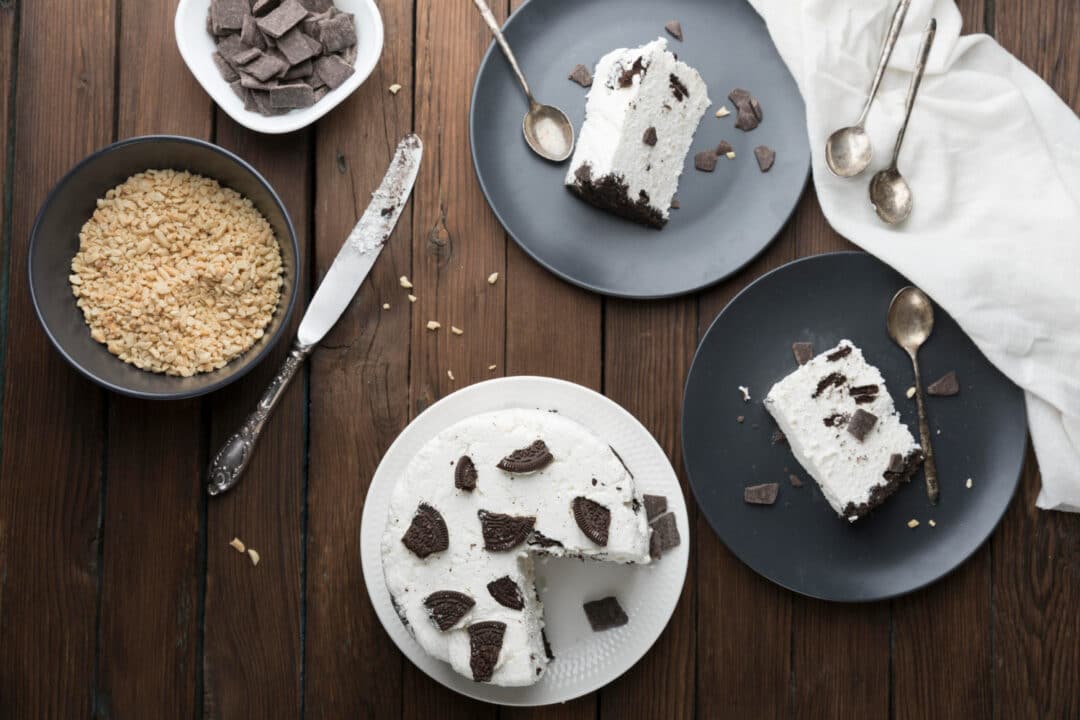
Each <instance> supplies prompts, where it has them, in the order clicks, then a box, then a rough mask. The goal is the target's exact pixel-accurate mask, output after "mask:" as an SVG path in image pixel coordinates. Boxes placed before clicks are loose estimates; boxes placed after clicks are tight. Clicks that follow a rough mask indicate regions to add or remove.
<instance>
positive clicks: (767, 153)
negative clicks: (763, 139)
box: [754, 145, 776, 173]
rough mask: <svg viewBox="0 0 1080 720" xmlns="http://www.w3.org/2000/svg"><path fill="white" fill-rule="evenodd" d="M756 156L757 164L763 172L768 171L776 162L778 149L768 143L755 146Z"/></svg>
mask: <svg viewBox="0 0 1080 720" xmlns="http://www.w3.org/2000/svg"><path fill="white" fill-rule="evenodd" d="M754 157H755V158H757V165H758V167H759V168H761V172H763V173H767V172H769V170H771V169H772V166H773V163H774V162H776V151H775V150H773V149H772V148H770V147H768V146H766V145H758V146H757V147H756V148H754Z"/></svg>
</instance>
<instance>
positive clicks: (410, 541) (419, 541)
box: [401, 503, 450, 559]
mask: <svg viewBox="0 0 1080 720" xmlns="http://www.w3.org/2000/svg"><path fill="white" fill-rule="evenodd" d="M401 542H403V543H405V547H407V548H409V549H410V550H412V551H413V554H415V555H416V556H417V557H418V558H421V559H422V558H426V557H427V556H428V555H431V554H433V553H437V552H442V551H443V550H445V549H447V548H448V547H450V532H449V531H448V530H447V529H446V521H445V520H443V516H442V515H441V514H440V513H439V511H438V510H436V509H435V508H433V507H431V506H430V505H428V504H427V503H420V505H419V507H417V508H416V514H415V515H413V519H412V522H411V523H409V529H408V530H406V531H405V534H404V535H402V536H401Z"/></svg>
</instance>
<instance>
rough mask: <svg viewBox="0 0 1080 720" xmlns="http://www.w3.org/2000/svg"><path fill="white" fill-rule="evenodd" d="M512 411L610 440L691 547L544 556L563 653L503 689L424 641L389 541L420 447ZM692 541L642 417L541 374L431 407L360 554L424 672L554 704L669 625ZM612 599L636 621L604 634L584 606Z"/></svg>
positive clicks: (556, 640)
mask: <svg viewBox="0 0 1080 720" xmlns="http://www.w3.org/2000/svg"><path fill="white" fill-rule="evenodd" d="M509 408H539V409H544V410H558V411H559V413H560V414H561V415H563V416H565V417H568V418H570V419H571V420H575V421H577V422H579V423H581V424H582V425H584V426H586V427H588V428H589V429H591V430H592V431H593V432H594V433H596V435H597V436H599V437H600V438H602V439H603V440H604V441H605V442H607V443H610V444H611V446H612V447H613V448H615V450H616V452H618V453H619V455H620V456H622V458H623V460H625V461H626V465H627V467H629V468H630V470H631V472H633V473H634V478H635V480H636V482H637V485H638V488H639V489H640V490H641V491H642V492H646V493H649V494H654V495H665V496H667V499H668V508H669V509H670V510H671V511H672V512H674V513H675V517H676V522H677V523H678V526H679V534H680V535H681V537H682V544H681V545H679V546H678V547H677V548H674V549H673V550H671V551H669V552H668V554H666V555H665V556H664V557H662V558H661V559H660V560H659V561H658V562H656V563H653V564H651V565H648V566H644V567H636V566H632V565H615V564H610V565H609V564H606V563H595V562H589V563H585V562H581V561H580V560H569V559H537V562H536V574H537V585H538V588H539V590H540V597H541V599H542V600H543V602H544V618H545V620H546V622H547V635H548V639H549V640H550V641H551V647H552V649H553V651H554V653H555V660H554V662H552V663H551V665H550V666H549V667H548V671H547V673H546V674H545V675H544V677H543V679H542V680H541V681H540V682H539V683H537V684H536V685H533V686H532V687H526V688H503V687H495V686H493V685H485V684H483V683H477V682H473V681H472V680H470V679H468V678H465V677H463V676H461V675H458V674H457V673H455V672H454V671H453V670H451V669H450V666H449V665H447V664H445V663H443V662H441V661H439V660H435V659H433V658H431V657H430V656H428V654H427V653H425V652H424V650H423V649H422V648H421V647H420V646H419V645H418V644H417V643H416V641H415V640H414V639H413V637H412V635H410V634H409V632H408V630H406V629H405V626H404V625H402V623H401V620H400V619H399V618H398V616H397V614H396V613H395V612H394V608H393V606H392V605H391V604H390V594H389V593H388V592H387V590H386V582H385V580H384V579H383V571H382V554H381V552H380V545H381V543H382V536H383V531H384V529H385V527H386V516H387V511H388V510H389V507H390V496H391V495H392V493H393V490H394V483H395V482H396V480H397V478H399V477H401V476H402V474H403V473H404V471H405V468H406V466H407V465H408V464H409V462H410V461H411V460H412V458H413V456H414V455H415V454H416V452H417V451H419V450H420V448H421V447H422V446H423V445H424V444H425V443H426V442H428V441H429V440H430V439H431V438H433V437H435V435H437V434H438V433H439V432H441V431H442V430H444V429H446V428H447V427H449V426H450V425H453V424H454V423H456V422H458V421H460V420H464V419H465V418H467V417H470V416H472V415H477V414H479V413H484V412H490V411H493V410H505V409H509ZM689 539H690V534H689V526H688V524H687V516H686V502H685V500H684V499H683V494H682V489H681V488H680V487H679V480H678V478H676V476H675V471H674V470H673V469H672V467H671V462H670V461H669V460H668V457H667V455H665V454H664V451H663V450H662V449H661V448H660V446H659V445H658V444H657V443H656V440H654V439H653V437H652V435H651V434H650V433H649V431H648V430H646V429H645V428H644V427H643V426H642V425H641V423H639V422H638V421H637V420H636V419H635V418H634V416H633V415H631V414H630V413H628V412H627V411H626V410H624V409H622V408H621V407H619V406H618V405H617V404H615V403H614V402H612V401H611V400H608V399H607V398H606V397H604V396H603V395H600V394H598V393H595V392H593V391H592V390H589V389H587V388H584V387H581V386H580V385H575V384H573V383H569V382H565V381H562V380H553V379H550V378H541V377H509V378H499V379H496V380H489V381H487V382H483V383H479V384H477V385H471V386H469V387H467V388H464V389H462V390H459V391H457V392H456V393H454V394H452V395H449V396H447V397H445V398H443V399H442V400H440V401H439V402H437V403H435V404H434V405H432V406H431V407H430V408H428V409H427V410H426V411H424V412H423V413H422V414H421V415H420V416H419V417H417V418H416V419H415V420H413V422H412V423H410V424H409V426H408V427H407V428H405V430H404V431H403V432H402V433H401V435H400V436H398V438H397V440H395V441H394V444H393V445H391V446H390V449H389V450H388V451H387V452H386V455H385V456H384V457H383V459H382V462H381V463H380V464H379V467H378V469H377V470H376V471H375V478H374V479H373V480H372V482H371V488H370V489H369V490H368V495H367V500H366V502H365V503H364V515H363V520H362V525H361V528H360V557H361V561H362V563H363V568H364V583H365V584H366V585H367V589H368V594H369V595H370V596H371V602H372V605H374V607H375V612H376V614H377V615H378V616H379V620H380V621H381V622H382V624H383V627H384V628H386V632H388V633H389V634H390V637H392V638H393V639H394V642H395V643H397V646H398V647H399V648H400V649H401V652H403V653H404V654H405V655H406V657H408V658H409V659H410V660H411V661H412V662H413V663H414V664H415V665H416V666H417V667H418V668H420V669H421V670H423V671H424V672H425V673H427V674H428V675H429V676H431V677H432V678H433V679H435V680H436V681H438V682H440V683H442V684H443V685H445V686H446V687H448V688H450V689H451V690H455V691H457V692H459V693H461V694H463V695H468V696H469V697H472V698H476V699H477V700H484V701H487V702H492V703H500V704H502V705H548V704H551V703H560V702H566V701H567V700H572V699H574V698H576V697H579V696H581V695H585V694H586V693H590V692H592V691H594V690H598V689H600V688H602V687H604V686H605V685H607V684H608V683H610V682H611V681H613V680H614V679H615V678H617V677H619V676H620V675H622V674H623V673H624V672H626V671H627V670H628V669H630V667H631V666H633V665H634V663H636V662H637V661H638V660H639V659H641V657H642V656H644V655H645V653H646V652H648V650H649V648H650V647H652V644H653V643H654V642H656V639H657V638H658V637H659V636H660V633H661V632H662V631H663V630H664V627H665V626H666V625H667V623H668V620H669V619H670V618H671V614H672V613H673V612H674V611H675V605H676V604H677V603H678V601H679V595H680V593H681V592H682V587H683V583H684V581H685V580H686V565H687V559H688V557H689V548H688V543H689ZM608 595H614V596H615V597H617V598H618V600H619V604H621V605H622V606H623V608H624V609H625V610H626V614H627V615H628V616H629V617H630V622H629V623H628V624H627V625H625V626H623V627H621V628H616V629H614V630H608V631H606V632H600V633H596V632H593V631H592V629H590V627H589V623H588V621H587V620H586V619H585V612H584V610H582V604H583V603H584V602H586V601H589V600H598V599H600V598H602V597H606V596H608Z"/></svg>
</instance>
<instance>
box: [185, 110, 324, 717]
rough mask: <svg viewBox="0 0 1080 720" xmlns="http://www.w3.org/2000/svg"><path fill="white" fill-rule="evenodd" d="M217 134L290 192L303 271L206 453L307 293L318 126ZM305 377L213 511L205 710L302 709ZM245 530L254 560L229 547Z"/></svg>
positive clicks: (252, 391)
mask: <svg viewBox="0 0 1080 720" xmlns="http://www.w3.org/2000/svg"><path fill="white" fill-rule="evenodd" d="M217 128H218V132H217V140H218V143H219V144H221V145H222V146H224V147H227V148H229V149H231V150H233V151H234V152H236V153H237V154H238V155H240V156H241V157H243V158H244V159H246V160H247V161H249V162H250V163H251V164H252V165H254V166H255V167H256V168H257V169H258V170H259V172H261V173H262V174H263V175H264V176H265V177H266V179H267V180H268V181H269V182H270V184H271V185H272V186H273V187H274V189H275V190H277V192H278V194H279V195H280V196H281V198H282V199H283V200H284V202H285V205H286V207H287V208H288V210H289V213H290V215H291V216H292V219H293V224H294V225H295V226H296V232H297V236H298V239H299V243H300V250H301V262H302V273H301V278H300V295H299V299H298V301H297V306H296V311H295V312H294V314H293V318H292V321H291V322H290V330H289V332H287V333H286V336H285V338H284V339H283V340H282V342H281V344H280V345H279V346H278V347H277V348H276V349H275V351H274V352H273V353H272V354H271V356H270V357H269V358H267V359H266V360H265V361H264V362H263V363H262V364H261V365H260V366H259V368H258V369H257V370H255V371H253V372H252V373H251V374H250V375H249V376H248V377H246V378H244V379H243V380H241V381H239V382H237V383H236V384H235V385H232V386H230V387H229V388H227V389H225V390H222V391H221V392H219V393H216V394H215V395H213V396H212V397H211V398H210V400H209V404H210V406H211V412H212V419H211V432H210V447H211V448H213V449H212V450H210V452H215V451H216V449H217V448H218V447H219V446H220V444H221V443H222V442H224V440H225V438H226V437H228V435H229V434H231V433H232V432H234V431H235V430H236V428H238V427H239V426H240V423H241V422H242V421H243V418H244V417H245V416H246V415H247V414H248V413H249V412H250V411H251V410H252V409H254V407H255V404H256V402H257V400H258V397H259V395H261V394H262V392H263V391H264V390H265V389H266V387H267V385H268V384H269V381H270V378H271V377H272V376H273V374H274V373H275V372H276V371H277V369H278V367H279V365H280V362H281V360H282V358H283V357H284V355H285V353H286V352H287V351H288V349H289V344H290V342H291V339H292V337H293V335H294V333H295V328H296V325H297V324H298V323H299V320H300V318H301V317H302V315H303V312H304V307H305V306H306V303H305V300H306V298H307V297H308V276H309V272H308V268H309V261H310V259H309V253H308V249H309V243H308V238H309V237H310V229H309V218H310V211H311V192H312V188H311V185H310V180H309V172H310V160H311V158H310V157H309V152H308V150H309V147H310V140H311V137H310V131H303V132H298V133H294V134H292V135H290V136H289V137H287V138H286V139H284V140H283V139H282V138H280V137H273V136H259V135H255V134H254V133H251V132H248V131H246V130H244V129H242V128H240V127H239V126H237V125H236V124H235V123H233V122H232V121H231V120H229V119H228V118H227V117H226V116H225V114H224V113H222V112H220V111H218V116H217ZM305 391H306V388H305V382H304V377H299V378H297V381H295V382H294V383H293V384H292V385H291V387H289V389H288V390H287V391H286V393H285V396H284V397H283V398H282V399H281V401H280V403H279V404H278V407H277V410H275V411H274V416H273V417H272V418H271V419H270V421H269V423H268V424H267V426H266V429H265V431H264V432H263V437H262V440H261V441H260V442H259V446H258V449H257V450H256V453H255V456H254V458H253V459H252V462H251V465H250V466H249V467H248V470H247V473H246V477H245V478H244V480H243V482H242V484H241V485H240V486H238V487H237V488H236V489H235V490H233V491H231V492H230V493H228V494H226V495H224V496H223V497H219V498H214V499H212V500H211V501H210V502H209V504H208V508H207V521H206V523H207V530H206V536H207V540H206V543H207V547H206V600H205V621H204V641H203V643H204V644H203V649H204V657H203V683H204V688H203V694H204V703H205V705H204V717H207V718H219V717H220V718H235V717H253V718H266V717H282V716H288V715H294V714H298V713H299V711H300V707H301V693H302V688H301V676H302V667H303V657H302V652H301V650H302V649H301V627H302V618H301V612H302V610H301V608H302V594H303V587H302V583H301V573H302V561H303V536H302V532H303V515H304V495H305V484H306V477H305V475H306V474H305V468H304V462H305V454H306V449H307V448H306V442H305V440H306V438H305V429H306V428H305V422H304V414H305V405H306V402H305ZM233 537H239V538H240V539H241V540H242V541H243V542H244V543H246V544H247V546H248V547H251V548H254V549H255V550H257V551H258V552H259V553H260V555H261V556H262V560H261V561H260V562H259V565H258V566H257V567H252V564H251V561H250V560H249V559H248V558H247V557H246V556H244V555H241V554H240V553H237V552H236V550H234V549H232V548H231V547H229V541H230V540H232V538H233Z"/></svg>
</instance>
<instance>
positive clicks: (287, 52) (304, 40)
mask: <svg viewBox="0 0 1080 720" xmlns="http://www.w3.org/2000/svg"><path fill="white" fill-rule="evenodd" d="M277 46H278V50H280V51H281V54H282V55H284V56H285V60H286V61H288V63H289V65H290V66H293V65H299V64H300V63H302V62H304V61H305V60H310V59H311V58H313V57H314V56H316V55H318V54H319V53H318V51H317V50H315V49H314V48H312V46H311V43H310V42H308V36H307V35H305V34H304V33H303V32H302V31H301V30H300V28H298V27H295V28H293V29H292V30H290V31H289V32H287V33H285V34H284V35H282V36H281V37H280V38H278V44H277Z"/></svg>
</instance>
